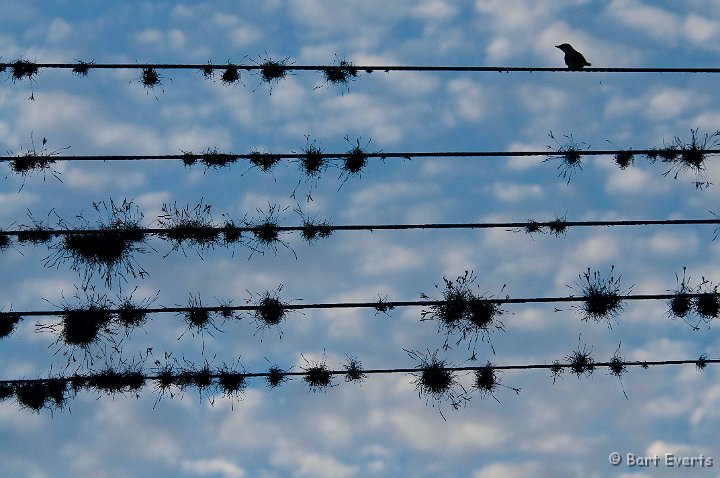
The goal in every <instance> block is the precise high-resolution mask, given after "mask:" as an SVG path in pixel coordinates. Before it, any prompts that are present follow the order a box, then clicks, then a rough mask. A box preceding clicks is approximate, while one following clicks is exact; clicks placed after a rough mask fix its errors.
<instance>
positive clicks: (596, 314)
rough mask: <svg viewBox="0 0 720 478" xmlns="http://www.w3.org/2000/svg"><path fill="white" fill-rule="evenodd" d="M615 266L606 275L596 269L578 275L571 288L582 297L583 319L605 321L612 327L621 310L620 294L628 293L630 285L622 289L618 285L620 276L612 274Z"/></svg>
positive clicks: (630, 288)
mask: <svg viewBox="0 0 720 478" xmlns="http://www.w3.org/2000/svg"><path fill="white" fill-rule="evenodd" d="M614 269H615V266H612V267H611V268H610V274H609V276H608V277H603V276H602V275H600V273H599V272H598V271H595V272H593V273H591V272H590V268H589V267H588V269H587V271H586V272H584V273H582V274H581V275H580V276H579V279H580V280H579V281H577V282H575V286H576V287H575V288H573V287H571V286H568V287H570V288H571V289H573V290H576V291H578V292H579V293H580V294H581V295H582V296H583V297H582V299H583V302H582V306H580V310H581V311H582V312H583V320H585V321H587V320H594V321H595V322H598V323H599V322H602V321H607V323H608V327H612V323H613V320H615V319H616V318H617V317H618V316H619V315H620V313H621V312H622V311H623V307H624V306H623V299H622V297H621V296H622V295H625V294H628V293H629V292H630V291H631V290H632V287H629V288H628V289H625V290H623V289H622V288H621V287H620V278H621V276H618V277H615V276H613V274H612V273H613V270H614Z"/></svg>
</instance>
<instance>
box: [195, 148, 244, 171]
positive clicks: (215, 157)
mask: <svg viewBox="0 0 720 478" xmlns="http://www.w3.org/2000/svg"><path fill="white" fill-rule="evenodd" d="M238 159H239V158H238V157H237V156H236V155H234V154H226V153H221V152H219V151H218V150H217V148H213V149H210V148H208V149H207V150H206V151H205V152H204V153H202V155H201V156H200V161H201V162H202V163H203V164H204V165H205V167H206V168H208V169H210V168H214V169H219V168H224V167H225V166H227V165H229V164H232V163H234V162H236V161H237V160H238Z"/></svg>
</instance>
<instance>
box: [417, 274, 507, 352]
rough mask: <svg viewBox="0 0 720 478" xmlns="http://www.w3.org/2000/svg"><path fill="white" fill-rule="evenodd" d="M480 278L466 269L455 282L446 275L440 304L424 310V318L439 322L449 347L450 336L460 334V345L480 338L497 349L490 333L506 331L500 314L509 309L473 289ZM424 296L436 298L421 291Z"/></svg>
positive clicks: (422, 315) (469, 344) (422, 313)
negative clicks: (465, 341)
mask: <svg viewBox="0 0 720 478" xmlns="http://www.w3.org/2000/svg"><path fill="white" fill-rule="evenodd" d="M476 279H477V278H476V276H475V275H474V274H473V273H472V271H465V274H464V275H462V276H459V277H458V278H457V279H456V280H455V281H450V280H448V279H447V278H445V277H443V282H444V283H445V287H444V290H442V291H441V292H442V299H441V300H440V302H439V303H438V304H433V305H430V306H429V307H428V308H426V309H423V310H422V311H421V313H420V315H421V317H422V318H421V320H437V321H438V328H439V330H440V331H441V332H444V333H445V336H446V340H445V348H448V347H449V345H448V340H449V338H450V337H451V336H452V335H453V334H456V333H459V335H460V338H458V339H457V342H456V345H457V344H459V343H460V342H461V341H463V340H468V341H469V343H468V346H469V347H470V346H473V345H474V344H475V343H477V340H478V338H480V339H481V340H482V341H483V342H487V343H488V344H489V345H490V347H491V348H492V350H493V352H494V350H495V349H494V347H493V346H492V341H491V337H490V335H491V333H492V332H494V331H498V330H500V331H502V330H504V325H503V323H502V322H501V321H500V319H499V317H500V316H501V315H503V314H504V313H506V311H505V310H503V309H502V308H501V307H500V305H499V303H498V302H496V301H495V300H494V299H493V298H492V297H483V296H480V295H477V294H475V293H474V292H473V291H472V288H473V285H474V284H475V281H476ZM435 288H436V289H438V290H440V286H439V285H438V284H435ZM503 289H504V286H503ZM501 292H502V291H501ZM421 298H423V299H429V300H436V299H434V298H431V297H430V296H429V295H427V294H425V293H422V294H421Z"/></svg>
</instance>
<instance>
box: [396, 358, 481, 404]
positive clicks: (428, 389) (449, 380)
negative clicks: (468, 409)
mask: <svg viewBox="0 0 720 478" xmlns="http://www.w3.org/2000/svg"><path fill="white" fill-rule="evenodd" d="M405 352H407V354H408V355H409V356H410V357H411V358H412V359H414V360H416V361H417V362H418V366H417V372H413V374H412V375H413V377H414V380H413V384H414V385H415V389H416V390H417V392H418V396H419V397H420V398H423V397H425V398H426V400H428V401H429V400H432V401H433V402H434V403H433V406H435V403H441V402H444V401H449V402H450V403H451V405H452V407H453V408H455V409H457V408H458V407H459V406H460V405H461V404H462V403H464V402H466V401H467V400H468V397H467V392H466V391H465V389H464V388H463V387H462V385H460V383H459V382H458V380H457V377H456V376H455V372H453V371H452V370H450V368H452V365H451V364H449V363H448V362H447V361H445V360H441V359H439V358H438V357H437V352H438V351H437V350H436V351H434V352H430V350H428V351H427V353H422V352H419V351H416V350H405Z"/></svg>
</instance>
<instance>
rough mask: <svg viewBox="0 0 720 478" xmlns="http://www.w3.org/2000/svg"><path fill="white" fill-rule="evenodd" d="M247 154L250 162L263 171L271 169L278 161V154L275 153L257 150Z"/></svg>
mask: <svg viewBox="0 0 720 478" xmlns="http://www.w3.org/2000/svg"><path fill="white" fill-rule="evenodd" d="M249 156H250V164H252V165H253V166H254V167H256V168H260V170H262V171H263V172H264V173H267V172H269V171H271V170H272V169H273V168H274V167H275V165H276V164H277V163H278V162H280V156H278V155H277V154H271V153H263V152H260V151H257V150H253V151H251V152H250V155H249Z"/></svg>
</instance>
